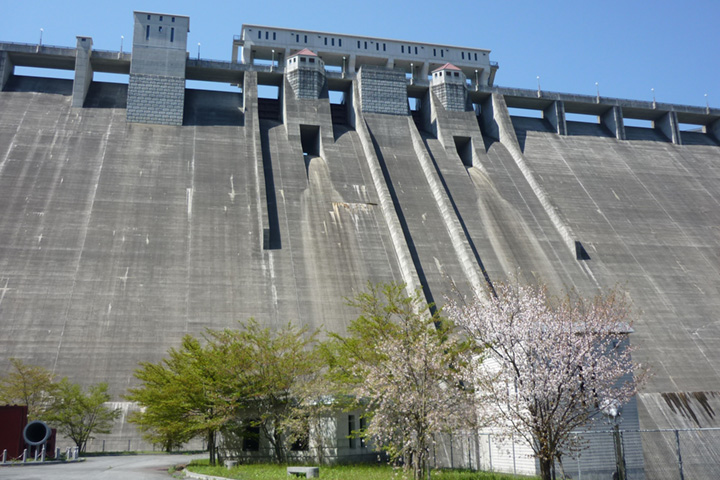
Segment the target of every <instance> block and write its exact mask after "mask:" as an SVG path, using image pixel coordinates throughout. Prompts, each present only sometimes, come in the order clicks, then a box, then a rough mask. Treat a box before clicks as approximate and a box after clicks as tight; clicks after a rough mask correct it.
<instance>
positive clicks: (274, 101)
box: [258, 85, 280, 121]
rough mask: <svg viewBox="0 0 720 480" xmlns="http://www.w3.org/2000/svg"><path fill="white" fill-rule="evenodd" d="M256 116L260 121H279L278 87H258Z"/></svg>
mask: <svg viewBox="0 0 720 480" xmlns="http://www.w3.org/2000/svg"><path fill="white" fill-rule="evenodd" d="M258 115H259V116H260V119H261V120H275V121H278V120H280V87H278V86H277V85H258Z"/></svg>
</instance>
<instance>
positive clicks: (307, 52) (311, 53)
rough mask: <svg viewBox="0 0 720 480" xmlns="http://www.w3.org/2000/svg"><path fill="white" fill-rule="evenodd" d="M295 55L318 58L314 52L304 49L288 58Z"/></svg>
mask: <svg viewBox="0 0 720 480" xmlns="http://www.w3.org/2000/svg"><path fill="white" fill-rule="evenodd" d="M295 55H306V56H309V57H317V54H316V53H315V52H313V51H312V50H308V49H307V48H303V49H302V50H300V51H299V52H295V53H293V54H292V55H290V56H289V57H288V58H290V57H294V56H295Z"/></svg>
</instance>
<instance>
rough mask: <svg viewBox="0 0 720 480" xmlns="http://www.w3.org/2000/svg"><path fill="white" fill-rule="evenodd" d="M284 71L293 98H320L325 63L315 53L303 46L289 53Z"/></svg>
mask: <svg viewBox="0 0 720 480" xmlns="http://www.w3.org/2000/svg"><path fill="white" fill-rule="evenodd" d="M285 71H286V72H287V79H288V82H290V86H292V89H293V91H294V92H295V98H315V99H317V98H320V93H321V92H322V89H323V87H324V86H325V63H323V61H322V60H321V59H320V57H318V56H317V55H316V54H315V53H313V52H312V51H310V50H308V49H307V48H303V49H302V50H300V51H299V52H297V53H294V54H292V55H290V56H289V57H288V59H287V61H286V62H285Z"/></svg>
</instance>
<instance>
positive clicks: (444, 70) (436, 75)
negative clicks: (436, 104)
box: [430, 63, 467, 112]
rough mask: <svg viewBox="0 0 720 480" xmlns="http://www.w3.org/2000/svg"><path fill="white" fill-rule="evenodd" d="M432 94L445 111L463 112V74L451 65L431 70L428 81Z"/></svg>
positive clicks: (464, 94)
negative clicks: (430, 78)
mask: <svg viewBox="0 0 720 480" xmlns="http://www.w3.org/2000/svg"><path fill="white" fill-rule="evenodd" d="M430 85H431V86H432V91H433V93H434V94H435V95H436V96H437V98H438V100H440V103H442V105H443V107H445V110H450V111H453V112H464V111H465V105H466V103H467V90H466V88H465V74H464V73H463V72H462V70H460V69H459V68H458V67H456V66H455V65H453V64H452V63H446V64H445V65H443V66H442V67H440V68H437V69H435V70H433V72H432V80H431V81H430Z"/></svg>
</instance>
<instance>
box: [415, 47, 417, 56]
mask: <svg viewBox="0 0 720 480" xmlns="http://www.w3.org/2000/svg"><path fill="white" fill-rule="evenodd" d="M415 55H417V47H415Z"/></svg>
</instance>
